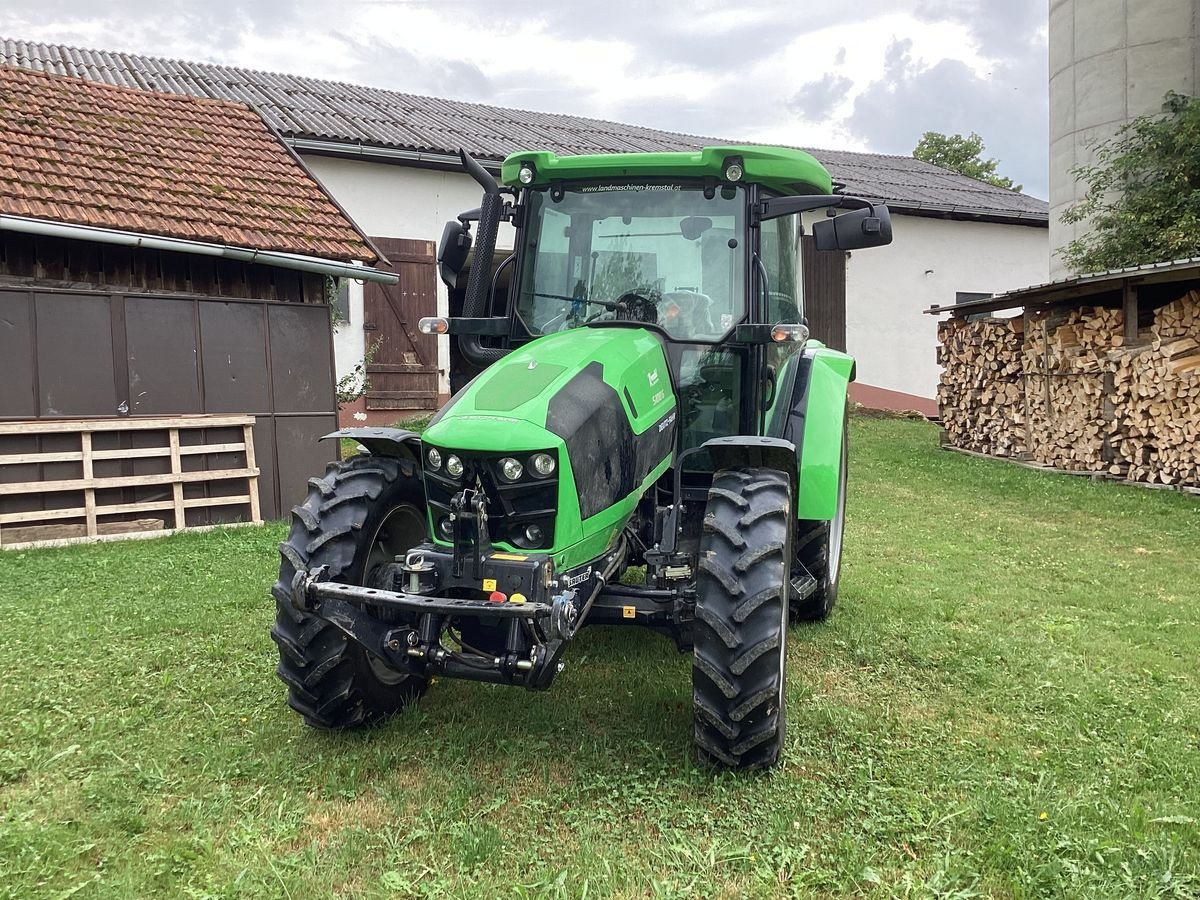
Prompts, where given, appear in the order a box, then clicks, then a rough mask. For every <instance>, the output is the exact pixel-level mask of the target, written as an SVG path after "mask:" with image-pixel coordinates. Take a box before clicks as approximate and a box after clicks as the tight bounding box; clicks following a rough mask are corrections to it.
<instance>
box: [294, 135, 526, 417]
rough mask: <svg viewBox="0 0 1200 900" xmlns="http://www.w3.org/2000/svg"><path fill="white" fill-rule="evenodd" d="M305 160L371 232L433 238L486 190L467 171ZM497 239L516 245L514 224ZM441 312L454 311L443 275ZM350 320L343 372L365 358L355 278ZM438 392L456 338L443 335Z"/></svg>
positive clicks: (445, 384) (341, 354) (340, 346)
mask: <svg viewBox="0 0 1200 900" xmlns="http://www.w3.org/2000/svg"><path fill="white" fill-rule="evenodd" d="M304 162H305V164H306V165H307V166H308V168H309V169H310V170H311V171H312V172H313V174H314V175H316V176H317V178H319V179H320V180H321V182H322V183H323V184H324V185H325V187H326V188H327V189H328V190H329V192H330V193H331V194H333V196H334V197H335V198H336V199H337V201H338V203H340V204H341V205H342V206H343V207H345V209H346V212H348V213H349V214H350V216H351V218H353V219H354V221H355V222H357V223H358V226H359V227H360V228H361V229H362V230H363V231H365V232H366V233H367V234H368V235H370V236H371V237H390V238H406V239H409V240H423V241H433V242H434V243H436V242H437V241H438V240H439V239H440V238H441V236H442V228H443V227H444V226H445V224H446V222H447V221H448V220H450V219H453V218H454V217H455V216H457V215H458V214H459V213H460V212H464V211H465V210H468V209H474V208H475V207H477V206H479V202H480V199H481V197H482V196H483V191H482V190H481V188H480V187H479V185H478V184H476V183H475V181H474V180H473V179H472V178H471V177H470V176H469V175H466V174H465V173H460V172H438V171H434V170H431V169H415V168H412V167H410V166H401V165H390V164H386V163H378V162H360V161H358V160H351V159H338V158H336V157H329V156H314V155H307V154H306V155H305V156H304ZM497 245H498V246H500V247H504V248H510V247H512V228H511V227H509V226H508V225H502V226H501V229H500V236H499V239H498V241H497ZM437 292H438V306H437V308H438V314H439V315H446V314H447V313H448V311H449V297H448V294H447V292H446V286H445V285H444V284H442V281H441V279H440V278H439V279H438V280H437ZM349 306H350V322H349V324H343V325H339V326H338V327H337V328H336V329H335V330H334V336H333V350H334V357H335V359H336V362H337V374H338V378H341V377H343V376H344V375H345V374H346V373H348V372H349V371H350V370H351V369H353V368H354V367H355V366H356V365H358V364H359V363H360V362H361V361H362V358H363V352H364V349H365V341H364V336H363V330H362V324H363V286H362V285H361V284H358V283H356V282H351V283H350V302H349ZM438 368H439V369H440V373H439V375H438V392H439V393H441V394H449V393H450V380H449V371H450V339H449V338H448V337H441V338H439V339H438Z"/></svg>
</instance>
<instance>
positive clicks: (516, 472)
mask: <svg viewBox="0 0 1200 900" xmlns="http://www.w3.org/2000/svg"><path fill="white" fill-rule="evenodd" d="M524 472H525V467H524V466H522V465H521V464H520V463H519V462H517V461H516V460H515V459H513V458H512V457H511V456H506V457H504V459H502V460H500V474H501V475H502V476H503V477H504V480H505V481H517V480H519V479H520V477H521V475H522V474H523V473H524Z"/></svg>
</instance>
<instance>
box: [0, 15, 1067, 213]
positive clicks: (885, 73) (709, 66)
mask: <svg viewBox="0 0 1200 900" xmlns="http://www.w3.org/2000/svg"><path fill="white" fill-rule="evenodd" d="M0 38H10V39H25V40H38V41H47V42H54V43H66V44H73V45H75V46H80V47H90V48H96V49H104V50H126V51H130V52H135V53H142V54H153V55H157V56H170V57H175V58H180V59H190V60H196V61H203V62H218V63H225V64H228V65H236V66H245V67H252V68H259V69H270V70H275V71H283V72H291V73H295V74H300V75H311V76H315V77H319V78H329V79H335V80H340V81H351V82H356V83H360V84H369V85H373V86H377V87H384V88H393V89H396V90H401V91H407V92H410V93H420V94H430V95H433V96H440V97H449V98H454V99H461V100H473V101H477V102H482V103H490V104H494V105H500V106H515V107H520V108H524V109H535V110H544V111H548V112H565V113H574V114H578V115H587V116H595V117H598V118H605V119H614V120H617V121H623V122H630V123H637V124H641V125H648V126H652V127H656V128H665V129H669V130H672V131H682V132H687V133H689V134H697V135H703V136H711V137H717V138H725V139H733V140H743V141H768V142H777V143H785V144H793V145H800V146H806V147H817V148H825V149H842V150H873V151H877V152H881V153H898V154H905V155H907V154H909V153H911V152H912V149H913V147H914V146H916V143H917V141H918V139H919V138H920V136H921V134H922V133H923V132H925V131H941V132H946V133H956V132H957V133H962V134H967V133H969V132H971V131H976V132H978V133H979V134H980V135H982V136H983V139H984V142H985V143H986V145H987V155H988V156H992V157H995V158H997V159H998V160H1000V169H999V171H1000V173H1001V174H1005V175H1009V176H1010V177H1012V178H1013V179H1014V180H1016V181H1018V182H1020V183H1023V184H1024V185H1025V191H1026V193H1030V194H1033V195H1035V196H1038V197H1042V198H1044V197H1046V195H1047V191H1046V181H1047V173H1046V168H1047V162H1046V153H1047V147H1046V145H1047V136H1046V135H1047V123H1046V117H1047V88H1046V67H1047V63H1046V0H893V2H891V3H831V2H828V0H826V2H821V3H816V2H812V0H790V2H789V0H772V2H762V0H724V2H714V0H692V2H690V3H657V2H653V0H603V2H597V0H575V2H571V0H559V2H557V3H554V2H551V3H545V2H532V0H440V2H425V0H346V2H341V3H334V2H328V0H253V2H251V0H200V2H185V0H131V2H108V3H97V2H95V0H4V3H3V5H2V6H0Z"/></svg>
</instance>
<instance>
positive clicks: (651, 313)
mask: <svg viewBox="0 0 1200 900" xmlns="http://www.w3.org/2000/svg"><path fill="white" fill-rule="evenodd" d="M614 306H615V307H616V310H617V318H628V319H632V320H633V321H635V322H649V323H650V324H651V325H657V324H658V303H657V302H655V301H654V299H652V298H651V297H647V296H646V295H645V294H639V293H638V292H637V291H626V292H625V293H624V294H622V295H621V296H620V297H618V298H617V302H616V303H615V304H614ZM622 312H624V313H626V315H624V316H622V315H621V313H622Z"/></svg>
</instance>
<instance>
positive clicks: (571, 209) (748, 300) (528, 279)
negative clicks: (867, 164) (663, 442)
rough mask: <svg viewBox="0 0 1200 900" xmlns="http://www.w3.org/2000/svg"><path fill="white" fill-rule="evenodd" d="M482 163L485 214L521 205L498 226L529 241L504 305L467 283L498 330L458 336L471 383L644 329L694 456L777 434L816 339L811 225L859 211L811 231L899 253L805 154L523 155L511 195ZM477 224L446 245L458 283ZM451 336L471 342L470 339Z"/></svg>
mask: <svg viewBox="0 0 1200 900" xmlns="http://www.w3.org/2000/svg"><path fill="white" fill-rule="evenodd" d="M471 162H473V161H468V162H467V165H468V170H469V171H472V173H473V174H475V176H476V178H477V179H479V180H480V181H481V183H482V184H483V186H484V189H485V191H486V192H487V194H486V195H485V203H486V202H487V199H486V198H487V196H493V195H495V196H497V197H499V196H501V195H507V196H508V197H509V198H510V199H509V200H508V202H505V203H503V206H502V207H500V208H501V209H502V212H501V213H500V217H501V218H502V219H503V220H505V221H508V222H511V223H512V224H513V225H515V226H516V229H517V241H516V246H515V248H514V252H513V254H512V255H511V256H510V257H508V258H507V259H506V260H505V261H504V262H503V264H502V266H501V269H506V268H509V267H511V271H510V272H509V273H508V275H509V284H510V287H509V290H508V292H507V295H506V298H505V302H504V304H503V306H502V307H501V306H500V305H498V304H497V302H496V297H495V296H494V288H493V287H492V285H493V284H494V281H495V279H494V278H493V279H492V280H491V281H489V282H487V284H486V287H484V286H483V283H482V280H481V282H480V287H481V288H482V289H483V291H484V293H485V295H484V296H483V297H475V298H474V302H472V295H471V289H470V286H468V300H467V306H466V309H465V310H464V317H465V318H473V317H479V316H485V315H486V316H488V317H491V318H492V319H493V324H491V326H490V329H491V333H492V334H493V335H495V337H494V338H492V339H476V338H474V337H471V338H468V339H467V340H465V341H463V340H462V339H460V346H461V347H462V349H463V353H462V357H463V358H465V359H466V360H468V362H469V363H470V364H474V366H473V367H472V369H471V374H478V371H479V370H480V366H482V365H486V364H489V363H490V362H492V361H494V360H495V359H496V358H498V357H497V355H496V354H497V351H500V352H503V351H504V350H507V349H512V348H517V347H520V346H522V345H524V344H526V343H528V342H529V341H531V340H534V339H536V338H538V337H541V336H544V335H547V334H553V333H558V332H563V331H567V330H569V329H574V328H583V327H591V328H603V327H630V326H631V325H634V324H635V323H636V325H637V326H639V327H648V328H651V329H653V330H654V331H655V332H656V333H658V334H660V335H661V336H662V338H663V340H664V349H665V351H666V355H667V360H668V363H669V366H670V372H671V376H672V380H673V382H674V385H675V387H676V389H677V391H678V392H679V396H680V403H681V415H682V421H681V427H680V438H681V440H680V447H679V449H680V450H681V451H683V450H688V449H692V448H695V447H699V446H701V445H702V444H703V443H704V442H705V441H707V440H710V439H712V438H714V437H721V436H727V435H733V434H756V433H764V431H763V430H764V428H765V427H766V425H765V414H766V412H767V410H768V409H769V408H770V407H771V406H772V401H773V395H774V394H775V393H776V392H777V387H778V384H779V379H780V377H781V376H782V375H783V373H784V369H785V367H786V364H787V361H788V359H789V358H790V357H791V356H793V355H795V354H796V353H798V352H800V351H801V350H802V348H803V347H804V346H805V344H806V342H807V341H808V337H809V333H808V330H807V325H808V323H807V319H806V318H805V312H804V296H803V287H802V284H803V282H802V279H801V265H800V237H801V235H802V233H803V231H804V228H803V225H802V222H801V215H800V214H801V213H803V212H806V211H809V210H816V209H822V208H823V209H825V210H828V211H829V213H830V215H831V216H832V214H833V213H834V211H835V210H837V209H838V208H845V207H849V208H851V209H854V210H856V212H854V213H852V214H850V215H846V216H842V217H839V220H838V221H836V222H835V221H834V220H833V219H832V218H829V219H827V220H825V221H818V222H816V223H814V225H813V233H814V236H815V237H816V238H817V244H818V246H819V247H820V248H821V249H823V250H829V251H845V250H850V249H858V248H861V247H869V246H878V245H882V244H886V243H888V242H890V240H891V223H890V219H889V217H888V211H887V208H886V207H885V206H882V205H878V204H877V205H871V204H869V203H866V202H864V201H860V200H856V199H855V198H851V197H844V196H839V195H833V194H831V191H832V187H833V185H832V181H831V179H830V177H829V175H828V173H827V172H826V171H825V169H824V168H823V167H822V166H820V164H818V163H817V162H816V160H814V159H813V158H812V157H811V156H810V155H808V154H807V153H804V152H802V151H799V150H787V149H783V148H767V147H710V148H706V149H704V150H700V151H696V152H687V153H653V154H606V155H598V156H576V157H559V156H556V155H555V154H553V153H549V152H545V151H542V152H536V153H518V154H514V155H512V156H510V157H509V158H508V159H507V160H506V161H505V162H504V164H503V166H502V168H501V180H502V181H503V182H504V184H506V185H507V187H499V186H497V185H496V183H495V182H494V181H492V180H491V179H490V176H488V174H487V173H486V172H485V171H483V170H482V168H477V167H475V166H472V165H471V164H470V163H471ZM493 188H494V190H493ZM476 215H478V212H477V211H472V212H471V213H466V214H464V216H462V217H460V221H459V222H452V223H449V224H448V225H447V228H446V231H445V233H444V234H443V240H442V245H441V247H440V248H439V255H438V258H439V261H440V262H441V271H442V277H443V278H444V279H446V280H447V283H448V284H451V285H453V283H454V279H455V278H456V277H457V274H458V271H459V269H460V268H461V267H462V265H463V262H464V261H465V258H466V249H467V248H469V247H470V241H471V235H470V222H471V221H472V220H473V219H474V218H475V217H476ZM488 237H489V236H488V234H486V233H484V232H483V231H482V230H481V234H480V241H479V244H480V245H479V246H477V247H476V248H475V258H477V259H482V258H490V252H491V250H490V247H494V242H493V243H492V244H491V245H488V243H487V242H488ZM496 274H499V272H497V273H496ZM498 319H505V320H506V322H505V323H504V324H501V323H500V322H499V321H497V320H498ZM766 326H770V328H769V329H768V328H766ZM777 326H778V327H777ZM433 327H438V328H440V327H443V326H442V325H441V324H440V323H438V324H437V325H436V326H433ZM444 327H446V328H447V330H453V331H454V332H455V333H456V334H460V335H461V334H463V333H464V332H466V331H469V330H471V328H472V326H471V325H468V324H466V323H464V324H461V325H458V326H457V327H452V326H451V325H450V323H446V325H445V326H444ZM474 327H475V328H476V329H477V330H482V326H480V325H475V326H474ZM457 357H458V354H456V358H457ZM456 381H461V379H456ZM703 463H704V460H703V459H697V460H693V465H696V464H703Z"/></svg>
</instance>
